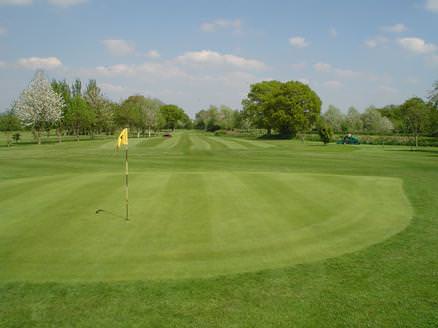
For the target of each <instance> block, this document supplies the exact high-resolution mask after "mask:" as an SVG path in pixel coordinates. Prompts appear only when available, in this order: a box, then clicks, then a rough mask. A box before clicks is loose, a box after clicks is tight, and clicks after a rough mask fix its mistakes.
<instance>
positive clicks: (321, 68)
mask: <svg viewBox="0 0 438 328" xmlns="http://www.w3.org/2000/svg"><path fill="white" fill-rule="evenodd" d="M313 68H314V69H315V71H317V72H323V73H327V72H330V70H331V69H332V66H331V65H330V64H327V63H316V64H315V65H313Z"/></svg>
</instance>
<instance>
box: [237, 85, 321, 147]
mask: <svg viewBox="0 0 438 328" xmlns="http://www.w3.org/2000/svg"><path fill="white" fill-rule="evenodd" d="M242 105H243V108H244V112H245V115H246V116H247V117H248V118H249V119H250V120H251V122H252V123H253V124H254V125H256V126H257V127H261V128H265V129H267V131H268V134H270V132H271V130H272V129H274V130H276V131H277V132H278V133H279V135H280V136H281V137H288V138H290V137H293V136H295V135H296V134H297V133H299V132H305V131H307V130H308V129H310V128H311V126H312V125H313V124H314V123H315V122H316V121H317V119H318V118H319V116H320V113H321V100H320V99H319V97H318V95H317V94H316V93H315V92H314V91H313V90H312V89H310V87H309V86H308V85H306V84H303V83H301V82H296V81H289V82H284V83H282V82H279V81H265V82H260V83H256V84H253V85H251V89H250V92H249V93H248V96H247V98H246V99H244V100H243V101H242Z"/></svg>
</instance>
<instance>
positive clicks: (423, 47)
mask: <svg viewBox="0 0 438 328" xmlns="http://www.w3.org/2000/svg"><path fill="white" fill-rule="evenodd" d="M397 42H398V44H399V45H400V46H402V47H403V48H404V49H406V50H409V51H411V52H413V53H417V54H430V53H433V52H435V50H437V47H436V46H435V45H434V44H432V43H427V42H426V41H424V40H423V39H420V38H414V37H411V38H401V39H398V40H397Z"/></svg>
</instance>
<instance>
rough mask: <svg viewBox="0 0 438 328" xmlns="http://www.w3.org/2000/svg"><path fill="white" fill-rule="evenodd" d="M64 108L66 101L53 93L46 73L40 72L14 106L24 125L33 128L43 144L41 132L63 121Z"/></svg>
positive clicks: (39, 142) (39, 141)
mask: <svg viewBox="0 0 438 328" xmlns="http://www.w3.org/2000/svg"><path fill="white" fill-rule="evenodd" d="M64 106H65V104H64V100H63V99H62V97H61V96H59V95H58V94H57V93H56V92H55V91H53V89H52V87H51V85H50V83H49V81H48V80H47V79H46V78H45V76H44V72H42V71H38V72H37V73H36V74H35V77H34V79H33V80H32V81H31V82H30V84H29V86H28V87H27V88H26V89H25V90H24V91H23V92H22V93H21V95H20V98H19V99H18V100H17V102H16V103H15V104H14V112H15V114H16V115H17V117H18V118H19V119H20V120H21V122H22V123H23V125H25V126H29V127H31V128H32V130H33V131H34V132H35V133H36V136H37V140H38V144H41V131H43V130H44V129H45V128H47V127H49V126H50V125H52V124H54V123H55V122H57V121H59V120H60V119H61V116H62V108H63V107H64Z"/></svg>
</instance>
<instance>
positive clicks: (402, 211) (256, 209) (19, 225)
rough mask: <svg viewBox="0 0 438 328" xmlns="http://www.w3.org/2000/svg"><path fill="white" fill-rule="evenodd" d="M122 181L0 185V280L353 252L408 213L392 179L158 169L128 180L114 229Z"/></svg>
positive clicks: (102, 275) (204, 267)
mask: <svg viewBox="0 0 438 328" xmlns="http://www.w3.org/2000/svg"><path fill="white" fill-rule="evenodd" d="M175 140H176V139H173V140H166V141H165V142H163V143H161V144H160V145H159V146H157V147H165V148H166V149H167V148H171V147H173V146H174V144H175V142H176V141H175ZM195 145H196V146H197V147H198V148H203V149H208V147H206V146H205V145H204V143H201V142H199V143H195ZM122 181H123V180H122V177H121V176H120V175H115V174H110V173H108V174H71V175H55V176H46V177H35V178H21V179H20V178H17V179H11V180H4V181H3V182H1V184H0V188H1V190H2V191H4V193H2V199H1V200H0V208H1V209H2V210H1V216H2V219H1V220H0V263H2V268H1V270H0V280H3V281H8V280H9V281H12V280H19V281H21V280H28V281H74V280H79V281H102V280H142V279H168V278H172V279H179V278H189V277H209V276H215V275H221V274H230V273H239V272H248V271H256V270H262V269H270V268H278V267H283V266H290V265H292V264H298V263H304V262H312V261H318V260H322V259H326V258H329V257H335V256H339V255H342V254H345V253H350V252H354V251H357V250H360V249H363V248H365V247H368V246H370V245H372V244H375V243H378V242H380V241H382V240H384V239H386V238H388V237H390V236H392V235H394V234H396V233H397V232H399V231H401V230H402V229H404V228H405V227H406V226H407V225H408V224H409V221H410V218H411V216H412V210H411V207H410V205H409V202H408V200H407V199H406V197H405V195H404V193H403V188H402V181H401V180H400V179H397V178H385V177H364V176H340V175H318V174H293V173H276V172H266V173H264V172H255V173H248V172H217V171H212V172H164V171H163V172H154V173H150V174H143V173H134V174H132V175H131V177H130V204H131V205H130V210H131V212H130V214H131V220H130V221H129V222H125V221H124V219H123V213H124V211H123V187H122V185H123V184H122ZM17 204H23V206H17ZM24 205H25V206H24ZM96 209H102V210H104V211H103V212H101V213H99V214H95V211H96Z"/></svg>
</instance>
